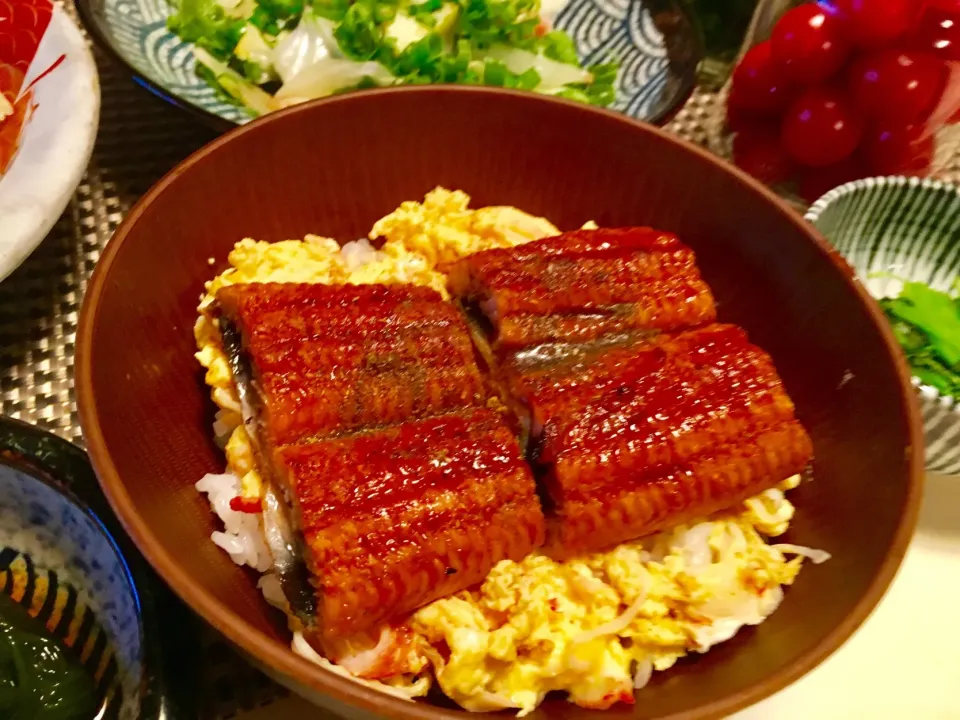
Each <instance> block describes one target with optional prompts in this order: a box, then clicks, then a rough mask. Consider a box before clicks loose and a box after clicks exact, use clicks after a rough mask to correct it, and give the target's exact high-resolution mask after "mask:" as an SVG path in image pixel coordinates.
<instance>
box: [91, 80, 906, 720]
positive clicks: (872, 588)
mask: <svg viewBox="0 0 960 720" xmlns="http://www.w3.org/2000/svg"><path fill="white" fill-rule="evenodd" d="M399 93H406V94H415V93H416V94H420V95H424V96H426V95H437V94H439V95H453V94H456V95H468V94H469V95H481V96H486V97H487V98H488V99H489V100H490V101H494V102H495V100H496V98H495V96H497V95H512V96H515V97H516V98H518V99H520V98H522V99H523V101H524V102H529V103H540V104H543V105H567V106H570V107H576V108H578V109H579V111H580V112H583V113H592V114H600V115H604V116H606V117H607V119H608V120H609V121H614V122H618V123H621V124H623V125H627V126H629V127H630V129H631V131H632V132H642V133H648V134H653V135H655V136H657V137H658V138H659V140H660V141H662V142H667V143H670V144H672V145H675V146H678V147H680V148H682V149H683V150H684V151H685V152H688V153H692V154H694V155H696V156H697V157H699V158H700V159H701V160H702V161H704V162H706V163H709V164H712V165H715V166H719V167H720V168H721V169H722V170H723V171H724V172H725V173H727V174H728V175H729V176H730V177H731V179H733V180H734V181H738V182H740V183H745V184H746V185H748V186H749V187H750V189H751V190H752V191H753V192H754V193H755V194H756V195H757V196H758V200H759V201H764V202H767V203H771V204H773V205H774V206H775V207H776V208H777V209H778V210H779V211H780V213H781V214H782V215H783V216H784V219H785V220H786V221H787V222H791V223H793V224H794V225H795V226H797V227H798V229H800V230H802V232H803V233H804V234H805V235H807V237H808V238H809V240H810V241H811V242H812V243H813V244H814V246H815V247H816V248H817V250H818V251H819V252H820V253H821V255H822V256H823V258H824V260H826V261H829V262H830V263H832V264H833V266H834V267H835V268H836V270H837V272H838V273H839V275H840V276H841V278H842V281H843V282H845V283H846V284H847V286H848V287H849V288H850V289H851V290H852V291H853V292H854V293H855V294H856V295H857V296H858V297H859V300H860V303H861V306H862V307H863V308H864V309H865V310H866V312H867V314H868V316H869V317H870V318H871V319H872V321H873V324H874V325H875V326H876V328H877V330H878V332H879V334H880V337H881V340H882V341H883V343H884V345H885V346H886V351H887V357H888V358H889V360H890V362H891V364H892V365H893V369H894V371H895V372H896V374H897V375H898V377H899V380H900V401H901V406H902V408H903V412H904V415H905V418H904V419H905V421H906V424H907V428H908V436H909V444H908V445H907V447H906V448H905V452H906V455H907V484H908V487H907V493H906V501H905V502H904V504H903V507H902V511H901V515H900V522H899V524H898V526H897V529H896V531H895V532H894V533H893V536H892V538H891V542H890V550H889V552H888V554H887V556H886V557H885V558H884V559H883V562H882V564H881V566H880V568H879V570H878V572H877V573H876V575H875V576H874V577H873V579H872V581H871V582H870V585H869V586H868V587H867V589H866V591H865V592H864V593H863V594H862V595H861V597H860V598H859V599H858V600H857V602H856V604H855V605H854V607H853V609H852V611H851V612H850V613H849V614H848V615H847V617H845V618H844V619H843V621H842V622H840V623H839V624H838V625H837V626H836V627H834V628H833V629H832V630H831V631H830V632H828V633H827V634H826V635H825V636H824V637H823V638H822V639H821V640H820V641H819V642H818V643H817V644H816V645H815V646H813V647H812V648H810V649H809V650H807V651H805V652H804V653H802V654H801V655H799V657H797V659H796V660H795V661H794V662H793V663H791V664H789V665H787V666H785V667H783V668H781V669H779V670H777V671H775V672H773V673H772V674H771V675H769V676H768V677H767V678H765V679H763V680H761V681H759V682H756V683H754V684H753V685H751V686H749V687H747V688H744V689H742V690H740V691H738V692H735V693H731V694H729V695H725V696H723V697H720V698H718V699H716V700H713V701H712V702H710V703H707V704H706V705H701V706H699V707H696V708H692V709H690V710H686V711H680V712H677V713H673V714H671V715H669V716H664V718H661V720H668V719H669V720H702V719H704V718H719V717H726V716H728V715H730V714H731V713H733V712H735V711H737V710H740V709H742V708H744V707H747V706H749V705H752V704H754V703H756V702H758V701H760V700H762V699H764V698H766V697H768V696H770V695H772V694H773V693H775V692H777V691H779V690H781V689H782V688H784V687H786V686H787V685H789V684H791V683H792V682H794V681H795V680H797V679H799V678H800V677H802V676H803V675H805V674H806V673H808V672H809V671H810V670H812V669H813V668H814V667H816V666H817V665H818V664H820V663H821V662H822V661H823V660H825V659H826V658H827V657H828V656H830V655H831V654H832V653H833V652H834V651H836V650H837V649H838V648H839V647H840V646H841V645H842V644H843V643H844V642H845V641H846V640H847V639H848V638H849V637H850V636H851V635H852V634H853V633H854V632H855V631H856V630H857V628H858V627H859V626H860V625H861V624H862V623H863V622H864V621H865V620H866V619H867V617H868V616H869V615H870V614H871V613H872V611H873V610H874V608H875V607H876V605H877V603H878V602H879V601H880V599H881V597H882V596H883V594H884V593H885V592H886V590H887V588H888V587H889V585H890V583H891V581H892V580H893V578H894V576H895V575H896V573H897V570H898V569H899V567H900V564H901V562H902V560H903V557H904V555H905V554H906V551H907V548H908V545H909V543H910V540H911V539H912V537H913V531H914V528H915V526H916V523H917V518H918V514H919V510H920V501H921V497H922V487H923V479H924V463H923V431H922V424H921V421H920V411H919V408H918V407H917V404H916V402H915V399H914V395H913V388H912V387H911V384H910V374H909V371H908V369H907V365H906V361H905V360H904V358H903V357H902V354H901V353H900V352H899V350H898V346H897V344H896V340H895V338H894V336H893V331H892V330H891V329H890V328H889V327H888V326H887V324H886V323H885V322H883V316H882V313H881V312H880V309H879V307H878V306H877V305H876V303H875V302H873V301H872V299H871V298H870V296H869V295H868V294H867V293H866V290H865V289H864V288H863V287H862V285H861V284H860V283H859V282H857V281H856V279H855V278H854V277H853V276H852V274H851V273H850V271H849V268H846V267H845V266H844V263H843V261H842V259H841V258H839V257H838V255H837V253H836V252H835V251H833V250H832V248H831V246H830V245H829V243H828V242H827V241H826V240H825V239H824V238H823V237H822V236H821V235H820V233H819V231H817V230H816V228H815V227H813V226H812V225H810V224H808V223H806V221H804V219H803V218H802V216H801V215H800V214H799V213H796V212H795V211H794V210H792V209H791V208H790V206H789V205H787V204H786V203H785V202H784V201H783V200H782V199H781V198H780V197H778V196H777V195H776V194H775V193H773V191H771V190H769V189H768V188H766V187H765V186H764V185H762V184H761V183H760V182H759V181H757V180H754V179H753V178H752V177H750V176H749V175H747V174H746V173H744V172H743V171H741V170H739V169H738V168H736V167H734V166H733V165H730V164H729V163H726V162H724V161H723V160H722V159H721V158H718V157H717V156H715V155H713V154H712V153H710V152H709V151H708V150H706V149H704V148H701V147H699V146H697V145H694V144H692V143H690V142H687V141H686V140H683V139H681V138H679V137H677V136H675V135H671V134H670V133H667V132H665V131H663V130H661V129H659V128H656V127H654V126H652V125H650V124H648V123H643V122H639V121H636V120H633V119H632V118H629V117H626V116H625V115H622V114H620V113H617V112H615V111H612V110H606V109H602V108H596V107H591V106H587V105H583V104H581V103H576V102H574V101H571V100H564V99H560V98H553V97H547V96H542V95H536V94H534V93H525V92H522V91H515V90H504V89H500V88H485V87H470V86H443V85H426V86H419V87H396V88H383V89H377V90H370V91H368V92H364V93H351V94H345V95H340V96H334V97H331V98H323V99H319V100H314V101H311V102H309V103H304V104H302V105H297V106H294V107H291V108H287V109H284V110H280V111H278V112H275V113H271V114H269V115H266V116H264V117H261V118H258V119H256V120H254V121H253V122H250V123H247V124H245V125H241V126H239V127H237V128H235V129H233V130H231V131H230V132H228V133H226V134H225V135H222V136H220V137H218V138H217V139H215V140H213V141H212V142H211V143H209V144H207V145H206V146H204V147H203V148H201V149H200V150H198V151H196V152H195V153H193V154H192V155H190V156H189V157H188V158H186V159H185V160H184V161H183V162H181V163H180V164H179V165H177V166H176V167H175V168H173V169H172V170H170V171H169V172H168V173H167V174H166V175H165V176H164V177H163V178H162V179H161V180H160V181H159V182H158V183H157V184H156V185H154V186H153V187H152V188H151V189H150V190H149V191H148V192H147V193H146V194H145V195H144V196H143V197H142V198H140V200H139V201H138V202H137V203H136V204H135V205H134V206H133V208H132V209H131V210H130V212H129V214H128V215H127V217H126V218H125V219H124V221H123V222H122V223H121V225H120V227H119V228H118V229H117V231H116V232H115V233H114V236H113V238H112V239H111V241H110V242H109V243H108V244H107V246H106V248H105V249H104V251H103V254H102V256H101V258H100V261H99V262H98V263H97V266H96V269H95V271H94V273H93V276H92V278H91V280H90V284H89V287H88V289H87V293H86V297H85V299H84V302H83V307H82V309H81V313H80V321H79V326H78V329H77V341H76V342H77V351H76V370H75V378H76V380H75V383H76V391H77V404H78V410H79V416H80V424H81V427H82V429H83V433H84V438H85V440H86V443H87V446H88V450H89V453H90V458H91V461H92V463H93V465H94V467H95V468H96V470H97V475H98V477H99V480H100V484H101V486H102V487H103V490H104V494H105V495H106V496H107V498H108V499H109V501H110V504H111V505H112V506H113V509H114V511H115V512H116V514H117V516H118V517H119V518H120V521H121V523H122V524H123V525H124V527H125V528H126V530H127V532H128V533H129V534H130V536H131V537H132V538H133V540H134V542H135V543H136V544H137V546H138V547H139V548H140V550H141V552H142V553H143V555H144V556H145V557H146V558H147V559H148V560H149V562H150V563H151V565H153V567H154V568H155V569H156V571H157V572H158V574H159V575H160V576H161V577H162V578H163V579H164V580H165V581H166V582H167V583H168V584H169V585H170V586H171V588H173V590H174V591H175V592H176V594H177V595H179V596H180V597H181V598H182V599H183V600H184V601H185V602H186V603H187V604H188V605H189V606H190V607H191V608H192V609H193V610H194V611H195V612H196V613H197V614H199V615H200V616H201V617H203V618H204V619H205V620H206V621H207V622H208V623H209V624H210V625H212V626H213V627H214V628H216V629H217V630H218V631H219V632H221V633H222V634H223V635H224V636H226V637H227V638H228V639H229V640H230V641H231V642H233V643H234V644H235V645H237V646H239V647H240V648H241V649H242V650H243V651H245V652H247V653H248V654H250V655H252V656H253V657H256V658H257V659H258V660H260V661H261V662H262V663H264V664H265V665H267V666H268V667H271V668H273V669H274V670H275V671H276V672H277V673H279V674H280V675H282V676H284V677H287V678H290V679H291V680H293V681H295V682H297V683H300V684H302V685H303V686H306V687H307V688H310V689H311V690H314V691H319V692H321V693H324V694H326V695H329V696H331V697H332V698H334V699H335V700H338V701H340V702H342V703H346V704H347V705H352V706H355V707H359V708H361V709H363V710H367V711H370V712H374V713H377V712H379V713H384V714H387V715H389V716H391V717H398V718H403V719H405V720H438V718H449V719H453V718H459V717H463V715H462V713H463V712H465V711H460V710H448V709H446V708H440V707H437V706H435V705H428V704H425V703H417V702H409V701H407V700H402V699H398V698H394V697H391V696H389V695H386V694H384V693H381V692H380V691H378V690H374V689H372V688H369V687H366V686H364V685H361V684H359V683H357V682H355V681H353V680H351V679H348V678H345V677H341V676H339V675H337V674H336V673H334V672H332V671H329V670H326V669H325V668H322V667H320V666H319V665H316V664H313V663H311V662H309V661H308V660H306V659H304V658H301V657H299V656H297V655H295V654H294V653H293V651H292V650H291V649H290V648H289V647H284V646H283V645H282V644H279V643H273V642H270V643H262V642H260V639H261V638H262V633H260V632H259V631H258V630H255V629H253V628H252V627H250V625H249V624H248V623H247V622H246V621H244V620H243V619H242V618H240V616H239V615H237V614H235V613H234V612H232V611H231V610H229V609H228V608H225V607H224V606H222V604H221V603H220V602H219V601H217V600H216V599H215V598H214V597H213V596H212V594H211V593H209V592H207V591H206V590H205V589H204V588H203V586H202V585H199V584H195V583H194V582H193V580H192V579H191V578H190V577H189V576H188V575H187V574H186V573H185V572H184V571H183V570H182V569H181V568H180V567H179V565H178V563H177V560H176V558H175V557H174V556H173V554H172V553H170V552H169V551H168V550H167V549H166V548H165V547H164V546H163V544H162V543H161V542H160V541H159V540H158V539H157V538H155V537H154V535H153V533H152V531H151V529H150V528H149V527H148V525H147V524H146V523H145V522H143V520H142V519H141V518H140V517H139V515H138V514H137V512H136V510H135V508H134V503H133V500H132V498H131V496H130V493H129V492H128V491H127V488H126V486H125V484H124V482H123V480H122V479H121V478H120V476H119V473H118V472H117V469H116V467H115V466H114V464H113V462H112V460H111V458H110V454H109V452H108V449H107V445H106V441H105V440H104V437H103V434H102V432H101V429H100V426H99V423H98V421H97V417H98V410H97V400H96V397H95V395H94V391H93V374H92V350H91V347H92V338H93V333H94V330H95V328H96V325H97V322H98V315H99V309H100V303H101V297H102V293H103V291H104V288H105V287H106V285H107V281H108V277H109V275H110V272H111V268H112V266H113V264H114V262H115V260H116V258H117V256H118V254H119V250H120V248H121V246H122V245H123V243H124V242H126V241H127V239H128V238H129V237H130V235H131V233H132V232H133V229H134V228H135V227H136V224H137V222H138V220H139V218H140V217H141V216H142V215H143V213H144V211H145V210H146V209H147V208H148V207H149V206H150V205H151V204H152V203H153V201H154V200H155V199H156V198H157V197H158V196H160V195H161V194H162V193H163V192H164V191H165V190H166V189H167V187H169V186H170V185H171V184H173V183H175V182H176V181H177V178H178V177H179V176H180V175H181V174H183V173H184V172H186V171H187V170H189V169H190V168H191V167H193V166H194V165H196V164H198V163H200V162H202V161H204V160H205V159H206V158H207V157H208V156H210V155H213V154H216V153H218V152H219V151H220V150H221V149H222V148H223V147H224V146H226V145H228V144H229V143H231V142H232V141H233V140H234V139H235V138H237V137H239V136H240V135H242V134H245V133H249V132H256V131H257V129H258V128H259V127H260V126H261V125H265V124H268V123H283V122H284V121H285V119H286V118H287V117H288V116H291V115H293V114H296V113H310V112H315V111H322V108H324V107H326V106H327V105H332V104H337V105H348V104H351V103H370V102H374V103H375V102H378V101H379V100H380V99H382V98H385V97H389V96H391V95H395V94H399Z"/></svg>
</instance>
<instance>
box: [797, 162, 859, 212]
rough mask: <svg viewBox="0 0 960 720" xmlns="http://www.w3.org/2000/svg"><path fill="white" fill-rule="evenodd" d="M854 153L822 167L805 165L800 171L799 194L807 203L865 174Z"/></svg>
mask: <svg viewBox="0 0 960 720" xmlns="http://www.w3.org/2000/svg"><path fill="white" fill-rule="evenodd" d="M867 174H868V173H867V172H866V170H865V169H864V168H863V165H862V164H861V163H860V161H859V159H858V158H857V156H856V155H851V156H850V157H848V158H845V159H843V160H841V161H840V162H838V163H834V164H833V165H825V166H824V167H807V168H803V169H802V170H801V171H800V196H801V197H802V198H803V199H804V200H806V201H807V202H808V203H813V202H814V201H815V200H817V198H819V197H821V196H823V195H826V194H827V193H828V192H829V191H831V190H833V189H834V188H835V187H837V186H839V185H843V184H844V183H848V182H853V181H854V180H859V179H860V178H863V177H866V176H867Z"/></svg>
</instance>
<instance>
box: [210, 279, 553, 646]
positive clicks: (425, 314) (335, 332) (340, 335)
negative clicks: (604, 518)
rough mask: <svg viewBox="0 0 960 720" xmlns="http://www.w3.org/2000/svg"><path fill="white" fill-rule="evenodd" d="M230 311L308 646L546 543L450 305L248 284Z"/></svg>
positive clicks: (246, 398) (417, 293)
mask: <svg viewBox="0 0 960 720" xmlns="http://www.w3.org/2000/svg"><path fill="white" fill-rule="evenodd" d="M217 312H218V314H219V320H220V329H221V333H222V335H223V338H224V346H225V349H226V351H227V353H228V355H229V356H230V358H231V365H232V368H233V372H234V379H235V382H236V385H237V389H238V393H239V394H240V398H241V403H242V404H243V406H244V422H245V424H246V426H247V428H248V430H249V431H250V436H251V440H252V445H253V447H254V450H255V455H256V460H257V465H258V469H259V470H260V473H261V476H262V477H263V478H264V480H265V481H266V490H265V497H264V526H265V530H267V537H268V544H269V545H270V549H271V552H272V553H273V555H274V559H275V561H276V569H277V572H278V574H279V576H280V580H281V584H282V586H283V590H284V594H285V595H286V597H287V599H288V600H289V601H290V606H291V608H292V609H293V611H294V612H295V614H296V615H297V616H298V617H299V618H300V619H301V621H302V622H303V624H304V626H305V632H306V634H307V635H308V636H318V635H319V636H321V637H327V638H331V639H332V638H336V637H343V636H345V635H349V634H351V633H354V632H358V631H362V630H365V629H368V628H370V627H372V626H374V625H375V624H376V623H378V622H379V621H381V620H383V619H386V618H388V617H392V616H395V615H397V614H401V613H403V612H407V611H410V610H413V609H415V608H416V607H418V606H420V605H421V604H423V603H425V602H429V601H430V600H431V599H433V598H435V597H440V596H441V595H446V594H450V593H454V592H457V591H459V590H462V589H464V588H466V587H468V586H469V585H471V584H473V583H476V582H478V581H479V580H481V579H482V578H483V577H484V576H485V575H486V574H487V572H489V570H490V568H491V567H493V565H494V564H496V563H497V562H499V561H500V560H503V559H505V558H508V557H509V558H514V559H520V558H521V557H523V556H525V555H526V554H528V553H529V552H530V551H531V550H532V549H533V548H534V547H536V546H539V545H540V544H542V542H543V538H544V520H543V514H542V511H541V509H540V505H539V503H538V502H537V500H536V494H535V487H534V482H533V479H532V476H531V474H530V470H529V467H528V466H527V465H526V464H525V463H524V462H523V459H522V455H521V453H520V451H519V448H518V446H517V443H516V440H515V439H514V438H513V436H512V434H511V433H510V432H509V430H508V429H507V428H506V426H505V425H504V423H503V420H502V418H501V416H500V415H498V414H496V413H494V412H492V411H490V410H487V409H485V408H484V406H485V405H486V403H487V399H488V397H489V393H488V391H487V389H486V386H485V382H484V378H483V377H482V376H481V374H480V371H479V368H478V367H477V365H476V362H475V359H474V354H473V352H474V351H473V345H472V343H471V341H470V337H469V334H468V331H467V327H466V324H465V322H464V320H463V317H462V316H461V314H460V313H459V312H458V311H457V310H456V308H455V307H454V306H452V305H451V304H449V303H446V302H444V301H443V300H442V299H441V297H440V295H439V294H437V293H436V292H434V291H433V290H429V289H425V288H417V287H403V288H399V287H394V288H391V287H385V286H374V285H364V286H350V285H347V286H327V285H293V284H255V285H235V286H231V287H226V288H223V289H221V290H220V291H219V292H218V293H217ZM443 413H448V414H443ZM449 413H454V414H449ZM434 415H440V417H436V418H434V419H424V418H430V416H434ZM417 419H421V420H417ZM415 420H416V421H415ZM407 421H410V422H407ZM274 489H279V490H282V491H283V495H284V496H285V498H286V502H282V501H280V499H279V498H277V497H276V496H275V495H274V493H273V491H274ZM268 525H270V526H277V527H279V528H281V529H282V531H281V532H279V533H272V534H271V532H270V531H269V528H268V527H267V526H268ZM294 529H296V530H297V532H294ZM304 562H306V566H304Z"/></svg>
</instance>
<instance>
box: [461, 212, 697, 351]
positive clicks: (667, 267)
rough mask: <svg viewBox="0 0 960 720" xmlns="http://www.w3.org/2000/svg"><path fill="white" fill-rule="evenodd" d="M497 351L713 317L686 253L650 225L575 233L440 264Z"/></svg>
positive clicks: (683, 324)
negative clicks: (487, 330)
mask: <svg viewBox="0 0 960 720" xmlns="http://www.w3.org/2000/svg"><path fill="white" fill-rule="evenodd" d="M447 270H448V273H449V281H448V284H449V287H450V291H451V293H452V294H453V295H454V296H455V297H457V298H458V299H459V300H460V301H461V302H462V303H463V304H464V305H465V306H467V307H469V308H471V309H472V310H474V311H475V313H477V314H479V315H481V316H482V317H483V318H484V320H485V322H486V323H487V324H488V326H489V328H490V333H489V335H490V340H491V342H492V343H493V345H494V346H495V348H497V349H503V348H508V349H509V348H517V347H523V346H530V345H537V344H541V343H550V342H584V341H590V340H594V339H596V338H599V337H601V336H604V335H609V334H611V333H626V332H633V331H637V330H646V331H661V330H675V329H678V328H684V327H692V326H696V325H704V324H707V323H710V322H712V321H713V320H715V319H716V308H715V306H714V301H713V296H712V294H711V292H710V288H709V287H708V286H707V284H706V283H705V282H704V281H703V279H702V278H701V277H700V273H699V270H698V269H697V266H696V262H695V257H694V253H693V251H692V250H691V249H690V248H688V247H687V246H686V245H684V244H683V243H681V242H680V240H679V239H678V238H677V237H676V236H675V235H671V234H669V233H664V232H660V231H658V230H652V229H650V228H619V229H599V230H578V231H575V232H570V233H565V234H563V235H559V236H557V237H554V238H547V239H544V240H538V241H535V242H532V243H527V244H525V245H520V246H517V247H514V248H505V249H497V250H487V251H484V252H480V253H475V254H473V255H470V256H469V257H466V258H464V259H463V260H460V261H458V262H456V263H454V264H452V265H451V266H450V267H449V268H447Z"/></svg>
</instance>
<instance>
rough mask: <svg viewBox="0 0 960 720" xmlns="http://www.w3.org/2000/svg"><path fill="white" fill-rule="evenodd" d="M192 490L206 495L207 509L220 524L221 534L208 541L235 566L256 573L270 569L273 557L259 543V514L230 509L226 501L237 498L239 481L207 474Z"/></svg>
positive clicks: (227, 475) (230, 476)
mask: <svg viewBox="0 0 960 720" xmlns="http://www.w3.org/2000/svg"><path fill="white" fill-rule="evenodd" d="M196 488H197V490H198V491H200V492H202V493H206V494H207V500H209V501H210V508H211V509H212V510H213V512H215V513H216V514H217V517H219V518H220V519H221V520H222V521H223V532H220V531H214V532H213V533H211V535H210V539H211V540H213V542H214V543H215V544H216V545H217V546H218V547H220V548H223V550H225V551H226V552H227V554H229V555H230V559H231V560H233V561H234V562H235V563H236V564H237V565H249V566H250V567H252V568H253V569H254V570H257V571H258V572H267V571H268V570H269V569H270V568H272V567H273V556H272V555H271V554H270V549H269V548H268V547H267V544H266V542H264V540H263V530H262V529H261V527H260V514H259V513H245V512H237V511H236V510H231V509H230V501H231V500H232V499H233V498H235V497H237V496H238V495H239V494H240V478H238V477H237V476H236V475H234V474H233V473H223V474H221V475H213V474H208V475H204V476H203V477H202V478H201V479H200V481H199V482H198V483H197V484H196Z"/></svg>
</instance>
